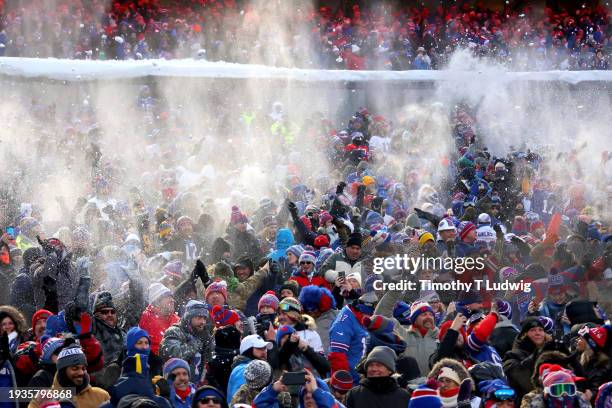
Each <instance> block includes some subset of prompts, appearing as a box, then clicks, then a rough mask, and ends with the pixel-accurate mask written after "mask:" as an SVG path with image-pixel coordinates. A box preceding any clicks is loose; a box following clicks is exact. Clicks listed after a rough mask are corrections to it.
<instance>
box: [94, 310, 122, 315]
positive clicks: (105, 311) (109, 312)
mask: <svg viewBox="0 0 612 408" xmlns="http://www.w3.org/2000/svg"><path fill="white" fill-rule="evenodd" d="M98 313H100V314H101V315H104V316H106V315H114V314H117V311H116V310H115V309H102V310H99V311H98Z"/></svg>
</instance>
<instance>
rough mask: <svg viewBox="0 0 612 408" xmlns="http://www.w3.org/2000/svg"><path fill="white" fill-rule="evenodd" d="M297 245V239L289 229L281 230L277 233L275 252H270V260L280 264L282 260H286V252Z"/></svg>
mask: <svg viewBox="0 0 612 408" xmlns="http://www.w3.org/2000/svg"><path fill="white" fill-rule="evenodd" d="M294 244H295V238H294V237H293V233H292V232H291V230H290V229H289V228H281V229H279V230H278V232H277V233H276V244H275V245H274V248H275V249H274V251H272V252H270V254H269V255H268V258H270V259H271V260H273V261H276V262H280V259H281V258H285V257H286V256H287V255H286V254H285V252H286V251H287V248H289V247H290V246H291V245H294Z"/></svg>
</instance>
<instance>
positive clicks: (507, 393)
mask: <svg viewBox="0 0 612 408" xmlns="http://www.w3.org/2000/svg"><path fill="white" fill-rule="evenodd" d="M515 396H516V393H515V392H514V390H513V389H512V388H500V389H499V390H495V392H494V393H493V399H494V400H495V401H509V400H512V399H514V397H515Z"/></svg>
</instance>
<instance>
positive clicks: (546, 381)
mask: <svg viewBox="0 0 612 408" xmlns="http://www.w3.org/2000/svg"><path fill="white" fill-rule="evenodd" d="M540 380H541V381H542V386H543V387H544V388H545V389H546V388H548V387H550V386H551V385H555V384H574V383H575V382H576V381H577V380H582V378H581V377H576V376H574V373H573V372H572V371H571V370H567V369H565V368H563V367H561V366H560V365H558V364H548V363H547V364H542V365H541V366H540ZM545 392H546V390H545Z"/></svg>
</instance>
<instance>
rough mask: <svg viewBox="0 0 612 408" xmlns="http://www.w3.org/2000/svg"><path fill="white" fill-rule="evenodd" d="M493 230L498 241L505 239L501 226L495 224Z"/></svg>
mask: <svg viewBox="0 0 612 408" xmlns="http://www.w3.org/2000/svg"><path fill="white" fill-rule="evenodd" d="M493 229H494V230H495V236H496V237H497V239H498V240H500V239H504V232H503V231H502V229H501V227H500V226H499V224H495V225H494V226H493Z"/></svg>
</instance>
